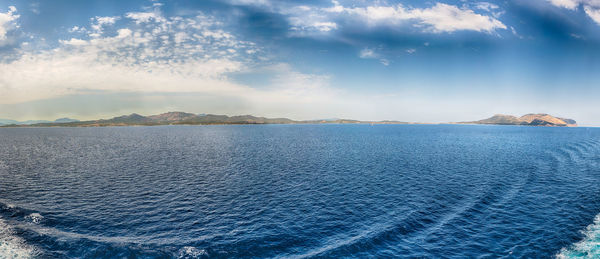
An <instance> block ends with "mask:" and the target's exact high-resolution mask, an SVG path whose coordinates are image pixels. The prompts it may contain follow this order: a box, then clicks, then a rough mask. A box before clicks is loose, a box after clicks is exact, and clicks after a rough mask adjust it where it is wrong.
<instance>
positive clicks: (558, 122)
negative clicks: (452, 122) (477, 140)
mask: <svg viewBox="0 0 600 259" xmlns="http://www.w3.org/2000/svg"><path fill="white" fill-rule="evenodd" d="M458 124H492V125H526V126H555V127H577V122H576V121H575V120H573V119H566V118H560V117H554V116H552V115H549V114H545V113H537V114H533V113H530V114H525V115H523V116H521V117H516V116H513V115H504V114H496V115H494V116H492V117H490V118H487V119H483V120H478V121H466V122H459V123H458Z"/></svg>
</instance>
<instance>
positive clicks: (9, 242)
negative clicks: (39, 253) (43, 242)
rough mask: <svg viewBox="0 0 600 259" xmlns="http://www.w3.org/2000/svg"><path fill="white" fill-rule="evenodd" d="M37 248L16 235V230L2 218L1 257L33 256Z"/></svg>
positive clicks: (0, 230)
mask: <svg viewBox="0 0 600 259" xmlns="http://www.w3.org/2000/svg"><path fill="white" fill-rule="evenodd" d="M35 255H36V250H35V248H34V247H32V246H31V245H28V244H26V243H25V241H24V240H23V239H21V238H20V237H17V236H15V234H14V230H13V228H12V227H11V226H9V225H8V224H7V223H6V222H5V221H4V220H2V219H0V258H33V257H35Z"/></svg>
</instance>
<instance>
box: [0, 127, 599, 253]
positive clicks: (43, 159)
mask: <svg viewBox="0 0 600 259" xmlns="http://www.w3.org/2000/svg"><path fill="white" fill-rule="evenodd" d="M599 180H600V129H596V128H547V127H520V126H472V125H471V126H470V125H374V126H369V125H230V126H157V127H106V128H2V129H0V258H3V257H8V258H13V257H20V258H29V257H34V258H35V257H39V258H119V257H120V258H122V257H127V258H138V257H139V258H306V257H308V258H344V257H353V258H356V257H361V258H362V257H377V258H382V257H400V258H402V257H406V258H415V257H417V258H420V257H425V258H467V257H469V258H472V257H484V258H485V257H489V258H513V257H527V258H549V257H562V258H569V257H589V258H594V257H596V258H598V257H599V255H600V216H597V215H598V214H599V213H600V181H599Z"/></svg>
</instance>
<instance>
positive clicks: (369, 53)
mask: <svg viewBox="0 0 600 259" xmlns="http://www.w3.org/2000/svg"><path fill="white" fill-rule="evenodd" d="M358 56H359V57H360V58H364V59H379V63H381V64H382V65H384V66H388V65H389V64H390V61H389V60H388V59H386V58H382V57H381V55H379V53H377V52H375V51H374V50H373V49H370V48H364V49H362V50H361V51H360V52H359V53H358Z"/></svg>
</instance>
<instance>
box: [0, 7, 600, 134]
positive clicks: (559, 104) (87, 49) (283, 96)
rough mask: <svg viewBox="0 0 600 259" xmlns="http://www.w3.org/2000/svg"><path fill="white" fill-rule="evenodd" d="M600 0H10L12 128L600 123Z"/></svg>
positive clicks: (1, 44) (3, 27) (4, 35)
mask: <svg viewBox="0 0 600 259" xmlns="http://www.w3.org/2000/svg"><path fill="white" fill-rule="evenodd" d="M599 82H600V0H522V1H519V0H515V1H464V0H463V1H461V0H458V1H392V0H390V1H365V0H355V1H344V0H333V1H330V0H326V1H315V0H307V1H287V0H280V1H274V0H222V1H211V0H202V1H193V0H171V1H165V0H163V1H161V0H157V1H149V0H143V1H142V0H132V1H121V0H90V1H75V0H69V1H68V0H53V1H49V0H43V1H42V0H31V1H30V0H18V1H15V0H0V118H5V119H16V120H31V119H51V120H53V119H56V118H60V117H71V118H76V119H81V120H86V119H98V118H110V117H114V116H119V115H123V114H130V113H139V114H142V115H151V114H158V113H163V112H167V111H185V112H192V113H212V114H227V115H242V114H252V115H256V116H266V117H287V118H291V119H298V120H301V119H324V118H348V119H360V120H399V121H411V122H451V121H470V120H477V119H483V118H486V117H490V116H492V115H494V114H497V113H502V114H513V115H522V114H526V113H549V114H552V115H555V116H560V117H567V118H573V119H576V120H577V121H578V122H579V124H580V125H588V126H598V125H600V102H599V101H598V97H600V87H598V86H600V85H599Z"/></svg>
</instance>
